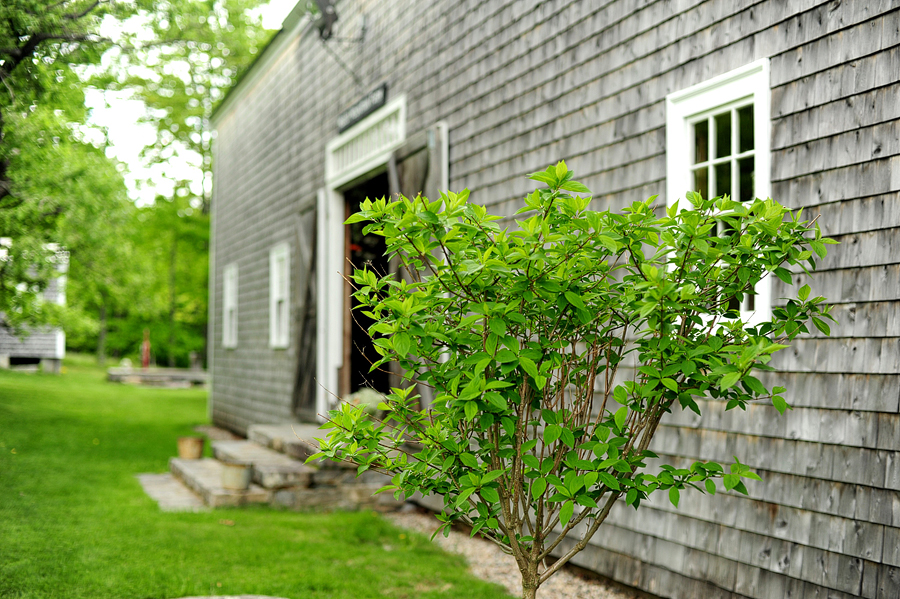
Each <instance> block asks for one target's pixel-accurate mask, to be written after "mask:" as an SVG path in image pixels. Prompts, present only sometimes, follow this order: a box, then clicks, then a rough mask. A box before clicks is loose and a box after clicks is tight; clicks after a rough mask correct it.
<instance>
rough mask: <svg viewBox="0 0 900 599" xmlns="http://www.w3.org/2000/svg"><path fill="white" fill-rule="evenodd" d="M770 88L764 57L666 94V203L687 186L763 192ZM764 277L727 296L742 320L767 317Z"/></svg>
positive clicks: (704, 191)
mask: <svg viewBox="0 0 900 599" xmlns="http://www.w3.org/2000/svg"><path fill="white" fill-rule="evenodd" d="M770 93H771V91H770V87H769V60H768V59H767V58H764V59H762V60H758V61H755V62H753V63H751V64H748V65H746V66H743V67H741V68H738V69H735V70H733V71H730V72H728V73H725V74H724V75H720V76H718V77H715V78H713V79H710V80H708V81H704V82H703V83H699V84H697V85H694V86H691V87H689V88H687V89H683V90H680V91H677V92H674V93H671V94H669V95H668V96H667V97H666V198H667V203H668V204H669V205H670V206H671V205H673V204H674V203H675V202H676V201H678V200H679V199H680V198H684V194H685V192H687V191H689V190H690V191H697V192H700V194H701V195H702V196H703V197H704V198H709V197H718V196H722V195H728V196H729V197H731V198H732V199H734V200H737V201H741V202H747V201H751V200H753V199H754V198H757V197H759V198H763V199H765V198H767V197H769V194H770V180H769V178H770V176H769V173H770V156H769V143H770V142H769V140H770V109H769V103H770ZM682 203H683V202H682ZM719 233H720V234H725V233H726V232H725V231H720V232H719ZM770 284H771V283H770V281H769V279H768V277H766V278H764V279H763V280H762V281H760V282H759V283H758V284H757V285H756V288H755V289H754V292H755V295H749V294H748V295H745V296H744V298H743V301H742V302H740V305H737V301H736V300H733V301H734V305H733V306H732V307H733V308H740V314H741V318H742V319H743V320H744V321H745V322H750V323H757V322H761V321H764V320H768V319H769V318H770V317H771V298H770V295H771V292H770Z"/></svg>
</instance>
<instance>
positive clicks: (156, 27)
mask: <svg viewBox="0 0 900 599" xmlns="http://www.w3.org/2000/svg"><path fill="white" fill-rule="evenodd" d="M259 4H260V2H258V1H256V0H170V1H169V2H160V3H152V4H149V5H146V6H145V8H142V9H141V10H139V11H138V12H137V14H136V16H135V18H136V19H140V20H142V21H144V22H145V23H146V26H145V27H144V28H142V29H141V30H140V32H139V33H136V34H133V35H130V36H127V37H126V39H125V40H124V44H125V45H124V46H123V47H122V48H121V49H114V50H111V51H110V52H109V53H108V54H107V57H106V59H107V60H109V66H108V69H107V70H106V74H105V76H104V78H103V79H101V80H100V81H102V83H103V84H104V86H105V87H106V88H107V89H126V90H129V91H131V92H132V93H133V97H134V98H136V99H140V100H142V101H143V102H144V103H145V104H146V105H147V108H148V111H147V116H146V117H145V119H144V121H145V122H148V123H151V124H152V125H153V126H154V127H155V128H156V139H155V141H154V143H153V144H152V145H151V146H148V147H147V149H146V150H145V152H144V155H145V158H147V159H148V161H149V163H151V164H154V163H159V164H165V163H168V162H169V161H170V160H172V159H173V158H180V159H186V160H189V161H191V163H192V164H194V165H195V166H196V168H197V169H198V170H199V171H200V174H201V176H200V177H198V179H199V180H200V181H202V184H200V185H196V184H194V185H192V181H190V180H184V179H182V180H178V181H176V182H175V184H176V185H175V194H176V195H179V194H180V195H184V196H194V197H196V198H197V199H198V201H199V204H200V207H201V208H202V210H203V212H208V211H209V202H210V192H211V190H212V131H210V129H209V119H210V117H211V116H212V112H213V109H214V108H215V106H216V105H217V104H218V103H219V102H220V101H221V100H222V99H223V98H224V97H225V94H226V92H227V90H228V89H229V88H230V87H231V86H232V85H234V83H235V82H236V81H237V79H238V77H239V76H240V74H241V73H243V72H244V70H245V69H246V68H247V67H248V66H249V65H250V63H251V62H252V61H253V59H254V58H255V57H256V55H257V53H258V52H259V51H260V49H262V47H263V46H265V44H266V43H267V41H268V39H269V38H270V37H271V34H272V32H271V31H267V30H265V29H263V27H262V22H261V18H260V17H259V15H257V14H255V13H254V12H253V10H252V9H254V8H256V7H258V6H259Z"/></svg>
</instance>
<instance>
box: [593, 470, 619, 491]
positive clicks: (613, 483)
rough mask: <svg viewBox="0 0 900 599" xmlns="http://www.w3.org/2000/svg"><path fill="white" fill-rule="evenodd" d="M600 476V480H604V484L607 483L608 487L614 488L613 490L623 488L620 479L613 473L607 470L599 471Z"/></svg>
mask: <svg viewBox="0 0 900 599" xmlns="http://www.w3.org/2000/svg"><path fill="white" fill-rule="evenodd" d="M598 474H599V476H600V480H602V481H603V484H604V485H606V487H607V488H609V489H612V490H613V491H618V490H619V489H621V486H620V485H619V481H618V480H617V479H616V477H614V476H613V475H612V474H609V473H607V472H600V473H598Z"/></svg>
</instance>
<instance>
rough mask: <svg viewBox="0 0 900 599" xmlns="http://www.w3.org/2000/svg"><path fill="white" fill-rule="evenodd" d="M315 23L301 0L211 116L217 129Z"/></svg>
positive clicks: (211, 120)
mask: <svg viewBox="0 0 900 599" xmlns="http://www.w3.org/2000/svg"><path fill="white" fill-rule="evenodd" d="M312 23H313V19H312V18H311V17H310V16H309V13H308V12H307V11H306V3H304V2H297V5H296V6H294V8H293V10H291V12H290V14H288V16H287V17H285V19H284V22H283V23H282V25H281V29H279V30H278V32H276V33H275V35H274V36H272V39H271V40H269V43H268V44H266V46H265V47H264V48H263V49H262V51H261V52H260V53H259V56H257V57H256V58H255V59H254V60H253V62H252V63H250V66H248V67H247V70H245V71H244V72H243V73H242V74H241V76H240V77H239V78H238V80H237V81H236V82H235V84H234V85H232V86H231V88H230V89H229V90H228V93H227V94H225V97H224V98H223V99H222V101H221V102H220V103H219V105H218V106H217V107H216V109H215V110H213V113H212V116H210V125H211V126H212V128H213V129H215V128H216V127H217V126H218V124H219V123H220V122H221V120H222V119H223V118H224V117H225V116H226V115H227V114H228V113H229V112H231V109H232V108H234V105H235V104H236V103H237V102H238V101H240V100H241V99H242V98H243V97H244V96H246V95H247V93H248V91H249V90H250V89H251V88H252V87H253V84H254V83H256V81H257V80H259V78H260V77H261V76H262V74H263V73H265V72H266V68H265V67H267V66H268V65H269V64H271V63H272V62H273V61H275V60H277V59H278V58H279V57H280V56H281V55H282V52H283V51H284V49H285V48H286V47H287V45H288V44H289V43H290V42H292V41H293V40H294V39H297V38H300V37H302V36H303V35H304V34H305V33H306V32H307V31H308V30H309V29H310V25H311V24H312Z"/></svg>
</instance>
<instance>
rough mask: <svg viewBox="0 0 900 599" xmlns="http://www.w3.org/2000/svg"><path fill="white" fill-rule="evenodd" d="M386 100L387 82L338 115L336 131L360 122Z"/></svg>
mask: <svg viewBox="0 0 900 599" xmlns="http://www.w3.org/2000/svg"><path fill="white" fill-rule="evenodd" d="M385 102H387V83H382V84H381V85H379V86H378V87H376V88H375V89H373V90H372V91H370V92H369V93H367V94H366V95H365V96H363V97H362V98H360V99H359V100H357V101H356V103H355V104H354V105H353V106H351V107H350V108H348V109H347V110H345V111H344V112H342V113H341V114H339V115H338V118H337V126H338V133H343V132H344V131H346V130H347V129H349V128H350V127H352V126H353V125H355V124H356V123H358V122H360V121H361V120H363V119H364V118H366V117H367V116H369V115H370V114H372V113H373V112H375V111H376V110H378V109H379V108H381V107H382V106H384V104H385Z"/></svg>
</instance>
